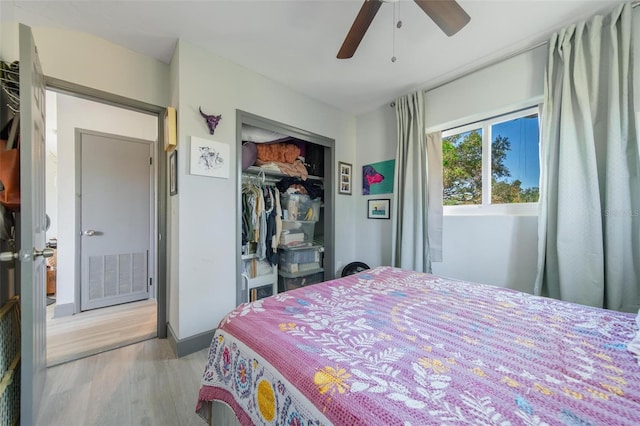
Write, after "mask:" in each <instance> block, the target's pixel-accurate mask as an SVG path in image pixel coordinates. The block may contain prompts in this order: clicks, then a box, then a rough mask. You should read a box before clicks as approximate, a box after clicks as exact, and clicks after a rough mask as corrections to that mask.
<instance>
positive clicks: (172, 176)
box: [169, 151, 178, 195]
mask: <svg viewBox="0 0 640 426" xmlns="http://www.w3.org/2000/svg"><path fill="white" fill-rule="evenodd" d="M177 193H178V151H171V154H169V195H176V194H177Z"/></svg>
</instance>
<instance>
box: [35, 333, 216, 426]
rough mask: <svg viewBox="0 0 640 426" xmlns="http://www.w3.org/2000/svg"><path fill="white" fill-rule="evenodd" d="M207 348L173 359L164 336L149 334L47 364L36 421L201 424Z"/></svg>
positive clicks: (50, 425) (169, 425) (52, 424)
mask: <svg viewBox="0 0 640 426" xmlns="http://www.w3.org/2000/svg"><path fill="white" fill-rule="evenodd" d="M207 351H208V349H203V350H201V351H199V352H196V353H193V354H191V355H188V356H185V357H183V358H180V359H176V358H175V357H174V355H173V351H172V350H171V348H170V346H169V342H168V341H167V340H166V339H151V340H146V341H144V342H141V343H137V344H134V345H130V346H126V347H123V348H119V349H115V350H112V351H108V352H103V353H100V354H98V355H94V356H91V357H87V358H83V359H80V360H77V361H73V362H69V363H66V364H62V365H58V366H56V367H50V368H48V369H47V381H46V384H45V389H44V393H43V400H42V404H41V408H40V413H39V416H38V423H37V424H38V425H47V426H57V425H61V426H62V425H64V426H73V425H114V426H129V425H154V426H155V425H158V426H165V425H166V426H191V425H197V426H202V425H204V424H206V423H205V422H204V421H203V420H202V419H201V418H200V417H199V416H198V415H197V414H196V413H195V406H196V402H197V398H198V390H199V388H200V380H201V378H202V373H203V372H204V367H205V363H206V359H207Z"/></svg>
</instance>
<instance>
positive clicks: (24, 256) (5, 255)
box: [0, 248, 54, 262]
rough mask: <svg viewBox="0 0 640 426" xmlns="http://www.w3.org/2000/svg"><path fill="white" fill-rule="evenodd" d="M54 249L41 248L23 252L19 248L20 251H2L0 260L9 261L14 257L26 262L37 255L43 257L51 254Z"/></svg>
mask: <svg viewBox="0 0 640 426" xmlns="http://www.w3.org/2000/svg"><path fill="white" fill-rule="evenodd" d="M53 253H54V250H53V249H52V248H45V249H42V250H38V249H35V248H34V249H33V252H32V253H29V252H25V251H24V250H21V251H20V252H14V251H3V252H2V253H0V262H11V261H12V260H14V259H18V258H20V260H21V261H23V262H27V261H29V260H34V259H35V258H36V257H38V256H42V257H44V258H45V259H46V258H48V257H51V256H53Z"/></svg>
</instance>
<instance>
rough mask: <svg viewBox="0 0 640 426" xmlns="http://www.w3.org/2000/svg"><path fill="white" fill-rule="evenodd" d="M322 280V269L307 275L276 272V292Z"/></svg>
mask: <svg viewBox="0 0 640 426" xmlns="http://www.w3.org/2000/svg"><path fill="white" fill-rule="evenodd" d="M322 281H324V271H322V270H320V271H318V272H314V273H312V274H308V275H300V274H287V273H285V272H279V273H278V292H281V291H289V290H295V289H296V288H300V287H305V286H308V285H311V284H317V283H319V282H322Z"/></svg>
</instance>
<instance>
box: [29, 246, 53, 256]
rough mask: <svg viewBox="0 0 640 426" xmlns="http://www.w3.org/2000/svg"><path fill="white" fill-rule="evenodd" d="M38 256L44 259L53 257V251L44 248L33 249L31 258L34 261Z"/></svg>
mask: <svg viewBox="0 0 640 426" xmlns="http://www.w3.org/2000/svg"><path fill="white" fill-rule="evenodd" d="M38 256H42V257H44V258H45V259H47V258H49V257H51V256H53V249H52V248H48V247H47V248H44V249H42V250H38V249H35V248H34V249H33V258H34V259H35V258H36V257H38Z"/></svg>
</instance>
